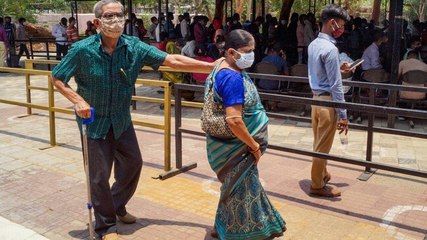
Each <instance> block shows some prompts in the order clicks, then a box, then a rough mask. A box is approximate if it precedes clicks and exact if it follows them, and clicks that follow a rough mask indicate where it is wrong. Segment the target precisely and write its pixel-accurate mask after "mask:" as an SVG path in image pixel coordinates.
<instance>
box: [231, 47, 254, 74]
mask: <svg viewBox="0 0 427 240" xmlns="http://www.w3.org/2000/svg"><path fill="white" fill-rule="evenodd" d="M233 50H234V49H233ZM234 51H235V52H237V53H238V54H240V58H239V59H236V65H237V67H238V68H240V69H242V70H243V69H246V68H250V67H251V66H252V64H253V63H254V61H255V53H254V52H253V51H252V52H250V53H241V52H239V51H236V50H234Z"/></svg>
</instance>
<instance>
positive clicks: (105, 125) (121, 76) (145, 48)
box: [52, 34, 167, 139]
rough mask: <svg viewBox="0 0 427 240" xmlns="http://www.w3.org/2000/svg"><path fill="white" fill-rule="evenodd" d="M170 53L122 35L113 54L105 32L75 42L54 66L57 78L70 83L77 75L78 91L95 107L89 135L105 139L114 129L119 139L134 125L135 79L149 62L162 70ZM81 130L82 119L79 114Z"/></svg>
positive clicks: (88, 129)
mask: <svg viewBox="0 0 427 240" xmlns="http://www.w3.org/2000/svg"><path fill="white" fill-rule="evenodd" d="M166 55H167V54H166V53H165V52H162V51H160V50H158V49H157V48H155V47H153V46H150V45H147V44H145V43H144V42H141V41H140V40H139V39H138V38H136V37H130V36H127V35H122V36H121V37H120V39H119V41H118V44H117V47H116V49H115V50H114V52H113V54H112V55H109V54H108V53H107V52H106V51H105V50H104V48H103V47H102V44H101V34H97V35H93V36H90V37H88V38H86V39H84V40H81V41H78V42H76V43H74V44H73V45H72V47H71V49H70V50H69V51H68V54H67V55H66V56H65V57H64V58H63V59H62V61H61V62H60V63H59V64H58V65H57V66H56V67H55V68H54V69H53V71H52V74H53V76H54V77H55V78H57V79H59V80H61V81H63V82H64V83H68V82H69V81H70V79H71V77H74V80H75V82H76V83H77V93H78V94H79V95H80V96H82V97H83V98H84V99H85V101H86V102H87V103H88V104H89V105H90V106H91V107H93V108H94V109H95V122H94V123H92V124H89V125H88V126H87V133H88V137H89V138H92V139H100V138H105V137H106V135H107V133H108V131H109V130H110V128H112V129H113V133H114V137H115V138H116V139H117V138H119V137H120V135H121V134H122V133H123V132H124V131H126V130H127V129H128V128H129V126H130V124H131V115H130V104H131V98H132V93H133V88H134V84H135V81H136V79H137V77H138V74H139V71H140V70H141V68H142V67H143V66H145V65H148V66H151V67H153V68H154V69H158V68H159V66H160V65H161V64H162V63H163V62H164V61H165V59H166ZM77 122H78V125H79V128H80V129H81V119H80V118H78V117H77Z"/></svg>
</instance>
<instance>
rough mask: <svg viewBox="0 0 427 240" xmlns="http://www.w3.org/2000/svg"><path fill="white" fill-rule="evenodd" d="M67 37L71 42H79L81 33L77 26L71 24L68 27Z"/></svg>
mask: <svg viewBox="0 0 427 240" xmlns="http://www.w3.org/2000/svg"><path fill="white" fill-rule="evenodd" d="M67 39H68V41H70V42H71V43H74V42H77V41H78V40H79V34H78V32H77V28H76V27H75V26H71V25H70V26H68V27H67Z"/></svg>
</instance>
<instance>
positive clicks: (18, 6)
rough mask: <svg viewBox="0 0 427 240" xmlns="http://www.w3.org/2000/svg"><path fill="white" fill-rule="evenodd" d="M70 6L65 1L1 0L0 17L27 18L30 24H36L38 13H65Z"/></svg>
mask: <svg viewBox="0 0 427 240" xmlns="http://www.w3.org/2000/svg"><path fill="white" fill-rule="evenodd" d="M69 6H70V5H69V3H68V2H66V1H65V0H1V1H0V16H11V17H12V18H13V19H14V20H16V19H19V18H20V17H25V18H26V19H27V21H28V22H34V21H35V14H37V13H38V12H41V11H47V10H51V11H52V10H55V11H63V10H66V9H69Z"/></svg>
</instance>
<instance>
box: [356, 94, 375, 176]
mask: <svg viewBox="0 0 427 240" xmlns="http://www.w3.org/2000/svg"><path fill="white" fill-rule="evenodd" d="M375 90H376V89H375V88H373V87H370V88H369V104H370V105H374V103H375ZM374 119H375V115H374V113H371V112H369V113H368V129H367V130H368V139H367V141H366V161H367V162H372V145H373V142H374ZM375 171H376V169H371V167H365V172H364V173H362V175H360V176H359V177H358V179H359V180H362V181H367V180H368V179H369V178H370V177H371V176H372V174H374V173H375Z"/></svg>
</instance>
